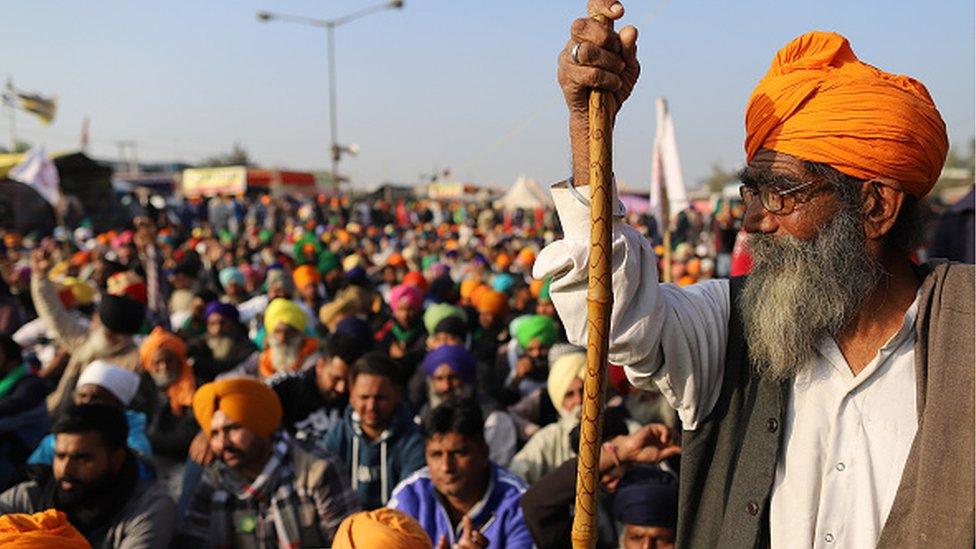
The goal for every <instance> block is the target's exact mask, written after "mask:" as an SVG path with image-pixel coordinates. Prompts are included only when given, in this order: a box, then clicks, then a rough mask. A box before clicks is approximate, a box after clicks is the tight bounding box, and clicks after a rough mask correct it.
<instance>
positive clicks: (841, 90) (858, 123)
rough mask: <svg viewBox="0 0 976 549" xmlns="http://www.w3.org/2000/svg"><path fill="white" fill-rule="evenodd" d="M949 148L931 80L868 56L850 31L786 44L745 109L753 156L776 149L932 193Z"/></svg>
mask: <svg viewBox="0 0 976 549" xmlns="http://www.w3.org/2000/svg"><path fill="white" fill-rule="evenodd" d="M948 148H949V141H948V137H947V136H946V127H945V122H943V121H942V117H941V116H940V115H939V111H938V109H936V107H935V104H934V103H933V102H932V98H931V97H930V96H929V92H928V90H926V89H925V86H924V85H923V84H922V83H921V82H919V81H917V80H915V79H913V78H910V77H907V76H900V75H895V74H891V73H887V72H884V71H881V70H879V69H877V68H875V67H872V66H871V65H868V64H866V63H862V62H861V61H860V60H858V58H857V56H856V55H854V52H853V51H852V50H851V46H850V43H848V41H847V39H846V38H844V37H843V36H841V35H839V34H835V33H831V32H811V33H807V34H804V35H803V36H800V37H798V38H796V39H794V40H793V41H792V42H790V43H789V44H787V45H786V46H785V47H783V49H781V50H779V52H778V53H777V54H776V57H775V58H774V59H773V63H772V65H771V66H770V67H769V72H767V73H766V76H764V77H763V79H762V80H761V81H760V82H759V85H757V86H756V89H755V90H754V91H753V92H752V97H751V98H750V99H749V106H748V107H747V109H746V141H745V149H746V159H747V160H751V159H752V157H753V155H755V154H756V151H758V150H759V149H770V150H774V151H777V152H781V153H785V154H789V155H792V156H795V157H797V158H799V159H801V160H808V161H812V162H821V163H825V164H829V165H830V166H833V167H834V168H836V169H837V170H839V171H841V172H843V173H845V174H847V175H850V176H852V177H856V178H858V179H874V178H883V179H889V180H894V182H896V183H897V184H898V185H900V187H901V189H902V190H904V191H905V192H908V193H910V194H913V195H915V196H917V197H922V196H925V194H927V193H928V192H929V191H930V190H931V189H932V186H933V185H935V181H936V180H937V179H938V177H939V173H940V172H941V170H942V164H943V162H945V157H946V151H947V150H948Z"/></svg>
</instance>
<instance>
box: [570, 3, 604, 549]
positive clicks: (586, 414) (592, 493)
mask: <svg viewBox="0 0 976 549" xmlns="http://www.w3.org/2000/svg"><path fill="white" fill-rule="evenodd" d="M594 18H595V19H597V20H599V21H602V22H604V23H606V24H607V25H608V26H611V27H612V26H613V22H612V21H609V20H607V19H605V18H603V17H600V16H594ZM608 99H609V98H608V97H607V96H606V95H605V94H604V93H603V92H601V91H597V90H593V91H591V92H590V111H589V121H590V135H589V139H590V181H589V183H590V262H589V263H590V265H589V287H588V289H587V294H586V310H587V349H586V377H585V378H584V380H583V414H582V417H581V418H580V442H579V444H580V445H579V466H578V468H577V471H576V514H575V516H574V518H573V533H572V537H573V547H574V548H577V549H582V548H585V549H591V548H592V547H594V546H595V545H596V538H597V518H596V517H597V512H596V511H597V485H598V483H599V481H600V478H599V477H600V471H599V464H600V446H601V445H600V441H601V439H602V436H601V433H602V431H603V393H604V385H605V381H604V380H605V377H606V376H605V370H606V367H607V354H608V348H609V344H610V340H609V337H610V312H611V310H612V308H613V292H612V291H611V286H610V278H611V273H612V268H611V255H610V247H611V226H612V224H613V217H612V215H613V181H612V177H613V169H612V165H611V160H612V144H613V143H612V141H613V140H612V135H611V132H612V129H613V128H612V117H613V113H611V112H610V108H611V107H610V102H609V100H608Z"/></svg>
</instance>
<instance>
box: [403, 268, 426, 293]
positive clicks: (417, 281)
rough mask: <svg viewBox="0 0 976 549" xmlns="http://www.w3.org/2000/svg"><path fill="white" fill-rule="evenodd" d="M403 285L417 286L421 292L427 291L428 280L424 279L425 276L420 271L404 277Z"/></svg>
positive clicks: (411, 272)
mask: <svg viewBox="0 0 976 549" xmlns="http://www.w3.org/2000/svg"><path fill="white" fill-rule="evenodd" d="M403 283H404V284H410V285H411V286H416V287H417V288H418V289H419V290H420V291H421V292H426V291H427V279H426V278H424V274H423V273H421V272H420V271H410V272H409V273H407V274H405V275H403Z"/></svg>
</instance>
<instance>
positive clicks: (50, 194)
mask: <svg viewBox="0 0 976 549" xmlns="http://www.w3.org/2000/svg"><path fill="white" fill-rule="evenodd" d="M7 177H9V178H10V179H13V180H15V181H20V182H21V183H23V184H24V185H27V186H28V187H31V188H32V189H34V190H35V191H37V194H39V195H41V198H43V199H44V200H47V201H48V202H49V203H50V204H51V206H52V207H54V208H55V209H57V208H58V207H59V204H60V203H61V187H60V182H61V178H60V177H58V169H57V168H56V167H55V166H54V161H53V160H51V157H49V156H48V155H47V152H45V151H44V146H43V145H34V146H33V147H31V150H29V151H27V154H26V155H24V160H23V161H21V163H20V164H17V165H16V166H14V168H13V169H12V170H10V173H9V174H8V176H7Z"/></svg>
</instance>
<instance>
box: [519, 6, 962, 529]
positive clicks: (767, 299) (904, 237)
mask: <svg viewBox="0 0 976 549" xmlns="http://www.w3.org/2000/svg"><path fill="white" fill-rule="evenodd" d="M589 7H590V10H589V11H590V13H591V14H592V13H597V14H602V15H604V16H606V17H607V18H609V19H611V20H615V19H619V18H620V17H621V16H622V15H623V6H621V5H620V4H619V3H617V2H616V1H615V0H591V1H590V6H589ZM636 39H637V31H636V29H634V28H633V27H624V28H623V29H621V30H620V32H619V33H617V32H615V31H614V30H612V29H610V28H607V27H605V26H603V25H601V24H599V23H598V22H596V21H594V20H592V19H580V20H577V21H575V22H574V23H573V25H572V28H571V30H570V39H569V41H568V42H567V44H566V46H565V48H564V50H563V51H562V53H561V54H560V56H559V82H560V85H561V87H562V89H563V93H564V95H565V98H566V102H567V105H568V107H569V112H570V123H569V127H570V138H571V143H572V151H573V178H572V179H571V180H570V181H568V182H565V183H560V184H557V185H555V186H554V188H553V198H554V200H555V202H556V206H557V210H558V211H559V215H560V221H561V223H562V226H563V228H564V230H565V235H564V239H563V240H561V241H558V242H556V243H554V244H552V245H550V246H549V247H547V248H546V249H544V250H543V251H542V253H541V254H540V255H539V257H538V260H537V262H536V265H535V270H534V273H533V274H534V275H535V276H536V277H539V278H541V277H546V276H551V277H553V278H554V280H553V282H552V286H551V291H552V298H553V302H554V303H555V305H556V308H557V309H558V310H559V311H560V317H561V318H563V319H564V322H565V325H566V331H567V334H568V336H569V339H570V341H571V342H572V343H574V344H581V343H583V342H585V337H586V318H585V315H583V314H580V311H584V310H585V307H584V302H585V296H586V287H587V254H588V244H589V223H588V219H589V211H588V205H587V204H586V199H585V197H586V196H588V194H589V189H588V187H587V186H586V185H587V177H588V173H587V170H588V166H589V153H588V149H587V139H586V136H587V133H588V127H587V126H588V120H587V99H588V95H589V90H590V89H592V88H599V89H602V90H604V91H605V92H606V93H607V94H608V95H609V96H610V100H611V104H612V105H611V108H612V110H613V112H615V113H616V112H617V111H618V110H619V107H620V106H621V105H622V104H623V102H624V101H625V100H626V99H627V96H628V95H629V94H630V91H631V90H632V89H633V87H634V84H635V83H636V81H637V76H638V74H639V72H640V67H639V64H638V62H637V56H636ZM947 149H948V142H947V136H946V130H945V124H944V123H943V121H942V118H941V116H940V115H939V112H938V110H937V109H936V107H935V104H934V102H933V101H932V98H931V97H930V96H929V94H928V91H927V90H926V89H925V87H924V86H923V85H922V84H921V83H920V82H918V81H916V80H914V79H911V78H909V77H905V76H898V75H895V74H891V73H887V72H883V71H881V70H879V69H877V68H875V67H873V66H871V65H867V64H865V63H862V62H861V61H860V60H858V58H857V57H856V55H855V54H854V52H853V51H852V49H851V45H850V43H849V42H848V41H847V39H845V38H844V37H842V36H840V35H838V34H834V33H826V32H813V33H808V34H805V35H803V36H800V37H798V38H796V39H795V40H793V41H791V42H790V43H789V44H787V45H786V46H785V47H784V48H783V49H781V50H780V51H779V52H778V53H777V54H776V57H775V58H774V60H773V63H772V65H771V67H770V69H769V72H768V73H767V74H766V76H765V77H764V78H763V79H762V80H761V81H760V82H759V84H758V86H757V87H756V89H755V91H754V92H753V94H752V97H751V98H750V100H749V104H748V106H747V108H746V139H745V151H746V162H747V164H746V167H745V169H744V170H742V173H741V174H740V177H741V180H742V184H743V185H742V189H741V196H742V198H743V200H744V201H745V204H744V206H745V208H746V213H745V219H744V223H743V225H744V228H745V230H746V231H747V232H748V233H749V240H748V243H749V247H750V251H751V253H752V256H753V261H754V265H753V268H752V271H751V273H750V274H749V276H748V277H743V278H736V279H732V280H714V281H707V282H704V283H702V284H697V285H692V286H689V287H685V288H678V287H676V286H673V285H669V284H661V285H659V284H658V283H657V268H656V263H657V258H656V257H655V256H654V254H653V252H652V251H651V248H650V245H649V244H648V243H647V242H646V241H645V240H644V239H642V238H641V237H640V236H639V234H638V233H637V232H636V231H634V230H633V229H631V228H630V227H627V226H626V225H625V224H624V223H622V222H621V221H616V222H615V223H614V237H613V238H614V245H613V250H614V255H615V257H614V261H613V265H614V268H615V270H616V272H614V274H613V281H614V287H613V292H614V307H615V310H614V313H613V316H612V318H613V324H612V326H611V338H610V339H611V341H610V357H609V359H610V362H611V363H615V364H622V365H624V366H625V370H626V372H627V375H628V377H629V379H630V381H631V382H632V383H634V384H635V385H636V386H638V387H642V388H651V387H653V386H654V385H656V386H657V387H658V388H659V389H660V390H661V392H662V393H663V394H664V395H665V397H667V399H668V400H669V402H670V403H671V405H672V406H674V407H675V408H676V409H677V411H678V414H679V416H680V418H681V420H682V423H683V427H684V429H685V432H684V435H683V440H682V447H683V452H682V463H681V474H682V476H683V478H682V480H681V489H680V493H679V498H680V503H679V521H678V528H677V545H678V546H679V547H753V546H763V545H771V546H772V547H787V546H789V547H795V546H810V547H812V546H816V547H834V546H836V547H871V546H882V547H970V546H972V545H973V541H974V533H973V490H972V487H973V484H974V469H976V467H974V451H976V450H974V430H976V429H974V421H973V402H974V391H973V377H974V376H973V372H974V368H973V364H974V360H976V359H974V351H973V347H974V346H973V340H974V305H973V302H974V278H973V269H972V267H971V266H961V265H955V264H946V263H941V264H934V263H933V264H927V265H916V264H914V263H912V262H911V261H910V259H909V249H910V245H911V244H912V241H913V237H914V236H915V232H916V230H917V229H918V228H919V223H918V221H917V217H916V209H917V204H918V201H919V200H920V199H922V198H923V197H924V196H925V195H926V194H927V193H928V192H929V191H930V190H931V189H932V186H933V185H934V184H935V182H936V180H937V179H938V177H939V173H940V171H941V168H942V164H943V162H944V160H945V155H946V151H947ZM574 186H575V188H574Z"/></svg>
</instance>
